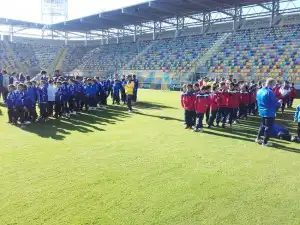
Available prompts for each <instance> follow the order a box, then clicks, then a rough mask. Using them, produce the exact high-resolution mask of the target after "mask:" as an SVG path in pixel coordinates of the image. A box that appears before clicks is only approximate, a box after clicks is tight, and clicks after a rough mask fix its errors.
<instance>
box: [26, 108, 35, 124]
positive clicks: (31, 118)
mask: <svg viewBox="0 0 300 225" xmlns="http://www.w3.org/2000/svg"><path fill="white" fill-rule="evenodd" d="M27 109H28V112H26V118H25V119H26V121H30V122H34V121H35V120H36V119H37V117H38V115H37V113H36V107H35V104H34V105H31V106H30V107H27Z"/></svg>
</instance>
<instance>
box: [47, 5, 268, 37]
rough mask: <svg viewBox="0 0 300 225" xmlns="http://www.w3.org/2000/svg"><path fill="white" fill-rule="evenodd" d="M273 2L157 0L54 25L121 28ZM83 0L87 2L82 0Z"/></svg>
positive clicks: (76, 28) (68, 28) (72, 28)
mask: <svg viewBox="0 0 300 225" xmlns="http://www.w3.org/2000/svg"><path fill="white" fill-rule="evenodd" d="M266 2H270V0H154V1H149V2H146V3H141V4H137V5H133V6H129V7H125V8H122V9H116V10H112V11H108V12H103V13H100V14H96V15H91V16H87V17H83V18H80V19H74V20H70V21H67V22H62V23H57V24H53V25H52V26H51V29H55V30H63V31H75V32H88V31H91V30H106V29H110V28H116V29H122V28H123V27H124V26H129V25H139V24H142V23H146V22H150V21H163V20H166V19H169V18H174V17H183V16H188V15H193V14H198V13H208V12H213V11H217V12H221V13H224V14H227V15H232V12H229V11H228V10H229V9H232V8H234V7H235V6H248V5H255V4H260V3H266ZM83 4H84V3H83Z"/></svg>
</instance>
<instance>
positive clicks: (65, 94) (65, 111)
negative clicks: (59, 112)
mask: <svg viewBox="0 0 300 225" xmlns="http://www.w3.org/2000/svg"><path fill="white" fill-rule="evenodd" d="M61 90H62V104H63V114H64V115H65V116H69V112H70V111H69V106H68V102H69V100H70V92H69V87H68V82H67V81H64V82H63V83H62V86H61Z"/></svg>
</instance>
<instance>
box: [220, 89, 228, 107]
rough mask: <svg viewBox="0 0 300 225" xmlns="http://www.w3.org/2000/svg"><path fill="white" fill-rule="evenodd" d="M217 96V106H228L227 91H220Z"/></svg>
mask: <svg viewBox="0 0 300 225" xmlns="http://www.w3.org/2000/svg"><path fill="white" fill-rule="evenodd" d="M217 94H218V97H219V107H220V108H224V107H228V97H229V96H228V92H227V91H222V92H218V93H217Z"/></svg>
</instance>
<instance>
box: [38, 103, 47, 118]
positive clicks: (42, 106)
mask: <svg viewBox="0 0 300 225" xmlns="http://www.w3.org/2000/svg"><path fill="white" fill-rule="evenodd" d="M39 106H40V116H41V117H42V118H43V119H46V118H47V117H48V115H49V114H48V102H41V103H40V105H39Z"/></svg>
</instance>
